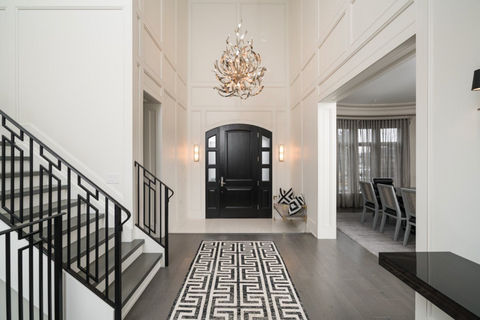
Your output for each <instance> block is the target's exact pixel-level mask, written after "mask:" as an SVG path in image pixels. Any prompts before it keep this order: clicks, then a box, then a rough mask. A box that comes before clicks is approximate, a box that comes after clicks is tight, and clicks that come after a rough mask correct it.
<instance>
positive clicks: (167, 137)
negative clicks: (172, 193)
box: [160, 94, 179, 226]
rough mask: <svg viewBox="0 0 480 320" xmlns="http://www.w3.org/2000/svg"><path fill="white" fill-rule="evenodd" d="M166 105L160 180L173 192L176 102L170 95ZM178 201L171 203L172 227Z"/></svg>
mask: <svg viewBox="0 0 480 320" xmlns="http://www.w3.org/2000/svg"><path fill="white" fill-rule="evenodd" d="M164 97H165V99H164V103H163V104H162V107H161V114H162V116H161V118H162V129H161V130H162V144H161V148H162V149H161V150H162V151H161V153H162V160H161V163H160V164H161V175H160V179H161V180H162V181H163V182H164V183H165V184H166V185H168V186H169V187H170V188H172V189H173V190H175V189H176V177H175V176H176V168H177V159H176V132H177V130H176V123H177V122H176V117H175V100H173V99H172V97H170V96H169V95H168V94H165V95H164ZM176 209H177V208H176V201H171V202H170V210H171V212H172V218H171V219H170V226H174V225H175V224H176V223H177V222H178V220H179V219H178V215H177V210H176Z"/></svg>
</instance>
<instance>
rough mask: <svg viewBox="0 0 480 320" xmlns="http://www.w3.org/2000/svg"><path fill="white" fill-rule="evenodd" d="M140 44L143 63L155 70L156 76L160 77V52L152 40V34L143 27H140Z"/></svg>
mask: <svg viewBox="0 0 480 320" xmlns="http://www.w3.org/2000/svg"><path fill="white" fill-rule="evenodd" d="M142 44H143V48H142V55H143V58H144V61H145V63H146V64H147V66H149V67H150V68H151V69H152V70H153V72H155V74H156V75H157V77H160V76H161V74H162V71H161V62H162V52H161V51H160V48H159V47H158V45H157V44H156V43H155V41H154V40H153V38H152V35H151V34H150V33H149V32H148V31H147V29H145V28H143V29H142Z"/></svg>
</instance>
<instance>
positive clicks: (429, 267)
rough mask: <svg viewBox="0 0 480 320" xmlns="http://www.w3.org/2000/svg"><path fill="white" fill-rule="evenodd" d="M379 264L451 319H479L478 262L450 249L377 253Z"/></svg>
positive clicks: (479, 281)
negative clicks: (448, 250) (445, 250)
mask: <svg viewBox="0 0 480 320" xmlns="http://www.w3.org/2000/svg"><path fill="white" fill-rule="evenodd" d="M479 250H480V248H479ZM379 264H380V265H381V266H382V267H384V268H385V269H387V270H388V271H390V272H391V273H392V274H394V275H395V276H396V277H397V278H399V279H400V280H402V281H403V282H404V283H406V284H407V285H408V286H410V287H411V288H412V289H413V290H415V291H416V292H418V293H419V294H421V295H422V296H424V297H425V298H426V299H427V300H429V301H430V302H432V303H433V304H434V305H436V306H437V307H438V308H439V309H441V310H443V311H444V312H445V313H447V314H448V315H450V316H451V317H453V318H454V319H480V265H479V264H476V263H474V262H472V261H470V260H467V259H464V258H462V257H460V256H457V255H456V254H453V253H451V252H398V253H397V252H394V253H380V254H379Z"/></svg>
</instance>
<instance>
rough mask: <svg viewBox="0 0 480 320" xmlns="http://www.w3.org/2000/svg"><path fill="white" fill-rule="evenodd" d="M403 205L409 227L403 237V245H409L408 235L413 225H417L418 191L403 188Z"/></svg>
mask: <svg viewBox="0 0 480 320" xmlns="http://www.w3.org/2000/svg"><path fill="white" fill-rule="evenodd" d="M400 191H401V192H402V199H403V205H404V206H405V213H406V215H407V229H406V230H405V238H404V239H403V246H404V247H405V246H407V243H408V237H410V231H411V229H412V226H416V225H417V211H416V204H417V191H416V190H413V189H407V188H402V189H401V190H400Z"/></svg>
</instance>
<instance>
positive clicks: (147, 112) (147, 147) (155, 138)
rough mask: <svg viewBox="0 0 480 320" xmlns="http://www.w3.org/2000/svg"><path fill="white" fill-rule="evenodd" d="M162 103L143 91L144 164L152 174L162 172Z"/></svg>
mask: <svg viewBox="0 0 480 320" xmlns="http://www.w3.org/2000/svg"><path fill="white" fill-rule="evenodd" d="M160 109H161V103H160V102H159V101H157V100H156V99H155V98H154V97H152V96H151V95H150V94H148V93H147V92H145V91H144V92H143V166H144V167H145V168H146V169H147V170H148V171H150V172H151V173H152V174H154V175H156V176H158V175H159V174H160V159H161V157H160V141H161V140H160V132H161V127H160V126H161V113H160Z"/></svg>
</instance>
